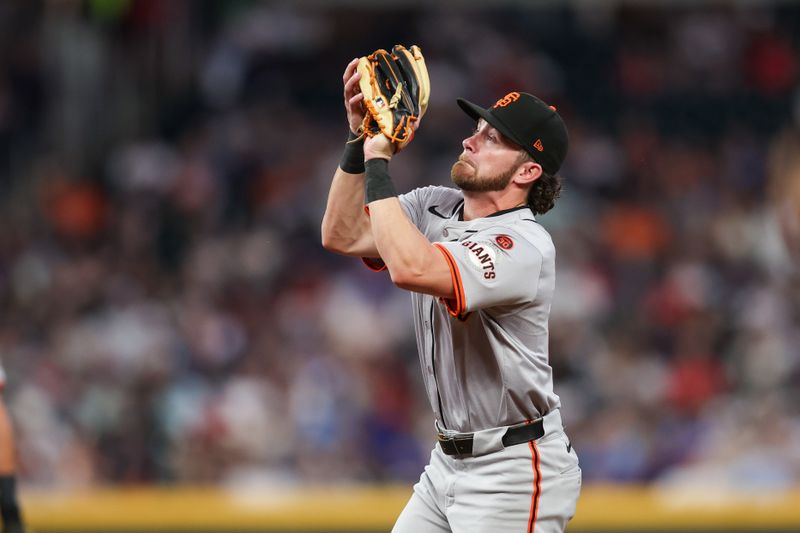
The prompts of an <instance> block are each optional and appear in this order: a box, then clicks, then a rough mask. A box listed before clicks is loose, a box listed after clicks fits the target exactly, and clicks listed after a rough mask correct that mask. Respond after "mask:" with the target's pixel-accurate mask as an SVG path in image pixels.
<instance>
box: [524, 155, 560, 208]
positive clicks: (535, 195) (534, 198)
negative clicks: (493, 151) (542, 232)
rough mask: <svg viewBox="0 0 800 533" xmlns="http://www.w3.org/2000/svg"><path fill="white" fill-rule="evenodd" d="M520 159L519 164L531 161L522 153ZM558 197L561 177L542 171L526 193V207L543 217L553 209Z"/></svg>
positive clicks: (528, 156) (529, 157)
mask: <svg viewBox="0 0 800 533" xmlns="http://www.w3.org/2000/svg"><path fill="white" fill-rule="evenodd" d="M520 159H521V161H520V162H524V161H525V160H528V161H533V158H532V157H531V156H530V155H528V153H527V152H522V157H521V158H520ZM559 196H561V176H560V175H558V174H549V173H547V172H545V171H544V170H542V175H541V176H539V179H537V180H536V181H534V182H533V185H532V186H531V188H530V190H529V191H528V206H530V208H531V211H533V214H534V215H543V214H545V213H547V212H548V211H550V210H551V209H553V206H554V205H556V198H558V197H559Z"/></svg>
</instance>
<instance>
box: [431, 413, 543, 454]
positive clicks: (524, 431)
mask: <svg viewBox="0 0 800 533" xmlns="http://www.w3.org/2000/svg"><path fill="white" fill-rule="evenodd" d="M473 435H474V434H473V433H462V434H460V435H458V436H456V437H448V436H447V435H445V434H444V433H439V434H438V435H437V438H438V439H439V446H441V447H442V451H443V452H444V453H445V454H447V455H472V440H473ZM542 437H544V419H543V418H540V419H539V420H536V421H535V422H531V423H530V424H521V425H519V426H513V427H510V428H508V429H507V430H506V433H505V435H503V446H505V447H506V448H508V447H509V446H514V445H515V444H522V443H523V442H528V441H532V440H536V439H540V438H542Z"/></svg>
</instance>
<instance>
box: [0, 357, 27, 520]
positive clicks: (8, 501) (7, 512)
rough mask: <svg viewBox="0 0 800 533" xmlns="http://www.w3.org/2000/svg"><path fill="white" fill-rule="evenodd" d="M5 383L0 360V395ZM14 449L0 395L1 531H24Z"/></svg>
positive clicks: (8, 421) (9, 426) (9, 421)
mask: <svg viewBox="0 0 800 533" xmlns="http://www.w3.org/2000/svg"><path fill="white" fill-rule="evenodd" d="M5 384H6V374H5V371H4V370H3V365H2V362H0V395H1V394H2V392H3V389H4V388H5ZM15 451H16V450H15V448H14V433H13V431H12V428H11V420H10V418H9V416H8V412H7V411H6V406H5V401H4V400H3V399H2V396H0V516H2V519H3V530H2V531H3V533H23V532H24V528H23V527H22V520H21V517H20V512H19V505H18V504H17V489H16V478H15V472H16V461H15Z"/></svg>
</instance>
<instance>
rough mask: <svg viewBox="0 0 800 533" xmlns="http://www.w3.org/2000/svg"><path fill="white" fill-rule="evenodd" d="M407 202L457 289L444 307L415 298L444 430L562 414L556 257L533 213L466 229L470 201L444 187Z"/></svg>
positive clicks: (429, 381)
mask: <svg viewBox="0 0 800 533" xmlns="http://www.w3.org/2000/svg"><path fill="white" fill-rule="evenodd" d="M400 202H401V204H402V206H403V208H404V210H405V212H406V214H407V215H408V216H409V218H410V219H411V221H412V222H413V223H414V224H415V225H416V226H417V227H418V228H419V229H420V231H421V232H422V233H423V234H424V235H425V236H426V237H427V238H428V240H430V241H431V242H433V243H435V245H436V246H437V247H438V248H439V249H440V250H441V251H442V253H443V254H444V255H445V257H446V259H447V261H448V264H449V265H450V269H451V272H452V276H453V284H454V286H455V289H456V298H455V299H454V300H447V301H444V300H441V299H438V298H436V297H434V296H430V295H427V294H421V293H412V302H413V307H414V326H415V329H416V334H417V344H418V349H419V356H420V363H421V365H422V373H423V376H424V382H425V388H426V391H427V393H428V398H429V400H430V403H431V406H432V408H433V411H434V413H435V414H436V418H437V422H438V424H439V426H440V427H441V428H442V429H449V430H455V431H459V432H474V431H478V430H481V429H486V428H494V427H500V426H509V425H513V424H517V423H520V422H524V421H526V420H535V419H537V418H540V417H541V416H542V415H544V414H546V413H549V412H551V411H553V410H555V409H558V408H559V407H560V402H559V399H558V396H556V394H554V392H553V378H552V369H551V368H550V365H549V363H548V353H547V347H548V329H547V320H548V315H549V312H550V304H551V302H552V298H553V288H554V283H555V264H554V262H555V250H554V247H553V242H552V240H551V239H550V235H549V234H548V233H547V231H545V230H544V228H542V227H541V226H540V225H539V224H538V223H537V222H536V221H535V219H534V216H533V213H532V212H531V210H530V209H529V208H528V207H519V208H516V209H510V210H507V211H501V212H499V213H495V214H494V215H491V216H488V217H485V218H480V219H476V220H472V221H463V220H461V216H460V215H461V210H462V207H463V205H464V200H463V196H462V194H461V192H460V191H458V190H456V189H451V188H447V187H424V188H421V189H416V190H414V191H411V192H410V193H408V194H404V195H402V196H400ZM367 263H368V264H370V262H369V261H367Z"/></svg>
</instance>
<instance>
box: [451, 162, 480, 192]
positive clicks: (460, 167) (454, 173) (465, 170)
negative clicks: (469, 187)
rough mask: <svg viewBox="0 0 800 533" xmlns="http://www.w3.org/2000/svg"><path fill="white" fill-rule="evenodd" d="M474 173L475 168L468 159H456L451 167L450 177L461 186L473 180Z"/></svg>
mask: <svg viewBox="0 0 800 533" xmlns="http://www.w3.org/2000/svg"><path fill="white" fill-rule="evenodd" d="M474 175H475V169H474V168H473V167H472V165H470V164H469V163H467V162H466V161H456V162H455V163H453V166H452V168H451V169H450V178H451V179H452V180H453V183H455V184H456V185H458V186H459V187H461V186H462V184H464V183H468V182H469V181H471V179H472V178H473V176H474Z"/></svg>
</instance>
